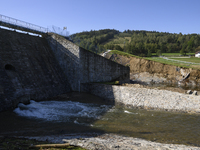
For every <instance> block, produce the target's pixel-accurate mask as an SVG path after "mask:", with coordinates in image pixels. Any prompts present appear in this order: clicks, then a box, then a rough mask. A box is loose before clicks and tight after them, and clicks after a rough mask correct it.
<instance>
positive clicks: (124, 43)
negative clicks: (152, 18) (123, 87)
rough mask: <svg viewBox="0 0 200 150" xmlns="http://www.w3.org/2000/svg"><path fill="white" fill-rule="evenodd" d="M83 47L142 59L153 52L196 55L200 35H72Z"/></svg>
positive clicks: (140, 32)
mask: <svg viewBox="0 0 200 150" xmlns="http://www.w3.org/2000/svg"><path fill="white" fill-rule="evenodd" d="M70 38H71V39H72V41H73V42H74V43H76V44H78V45H79V46H81V47H83V48H85V49H88V50H91V51H93V52H96V53H101V52H102V51H105V50H106V49H111V50H120V51H124V52H128V53H130V54H133V55H138V56H143V57H146V56H151V55H152V53H156V54H157V55H160V54H162V53H180V54H181V55H186V53H193V52H196V51H200V35H199V34H182V33H179V34H176V33H168V32H157V31H144V30H125V31H123V32H119V31H118V30H114V29H104V30H98V31H95V30H91V31H89V32H88V31H86V32H81V33H76V34H73V35H71V36H70Z"/></svg>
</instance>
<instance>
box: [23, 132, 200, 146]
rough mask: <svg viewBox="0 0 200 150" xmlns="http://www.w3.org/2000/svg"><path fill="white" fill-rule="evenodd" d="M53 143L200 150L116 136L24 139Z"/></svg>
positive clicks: (78, 135)
mask: <svg viewBox="0 0 200 150" xmlns="http://www.w3.org/2000/svg"><path fill="white" fill-rule="evenodd" d="M24 138H29V139H36V140H39V141H48V142H52V143H69V144H70V145H73V146H80V147H82V148H85V149H88V150H180V149H181V150H200V147H193V146H186V145H180V144H164V143H157V142H152V141H147V140H144V139H140V138H133V137H127V136H121V135H116V134H101V135H99V134H96V133H91V134H89V133H88V135H82V134H73V135H72V134H71V135H70V134H69V135H68V134H67V135H57V136H43V137H42V136H39V137H24Z"/></svg>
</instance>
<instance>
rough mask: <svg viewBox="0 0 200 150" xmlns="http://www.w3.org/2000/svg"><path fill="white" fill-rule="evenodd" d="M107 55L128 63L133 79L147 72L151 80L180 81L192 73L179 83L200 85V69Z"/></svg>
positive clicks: (114, 59) (119, 61)
mask: <svg viewBox="0 0 200 150" xmlns="http://www.w3.org/2000/svg"><path fill="white" fill-rule="evenodd" d="M105 57H106V58H108V59H111V60H113V61H116V62H118V63H120V64H122V65H125V66H126V65H128V66H129V67H130V73H131V76H130V77H131V78H132V79H137V78H138V76H140V75H141V74H142V76H143V77H145V74H144V73H147V74H146V77H147V78H149V79H150V81H151V80H155V81H154V82H165V83H178V81H180V80H182V79H183V78H184V77H186V75H187V74H188V73H190V74H189V78H188V79H186V80H184V81H182V82H179V84H182V85H186V86H200V70H196V69H192V68H190V69H187V68H180V67H176V66H173V65H167V64H162V63H159V62H155V61H150V60H146V59H141V58H136V57H127V56H122V55H119V54H113V55H110V54H107V55H106V56H105ZM134 75H136V76H134Z"/></svg>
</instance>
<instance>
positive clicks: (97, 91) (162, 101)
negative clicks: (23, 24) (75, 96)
mask: <svg viewBox="0 0 200 150" xmlns="http://www.w3.org/2000/svg"><path fill="white" fill-rule="evenodd" d="M81 89H82V91H83V92H89V93H91V94H93V95H96V96H99V97H101V98H104V99H106V100H110V101H112V102H114V103H120V104H123V105H126V106H129V107H134V108H144V109H161V110H170V111H182V112H194V113H200V96H195V95H187V94H182V93H178V92H171V91H167V90H158V89H146V88H135V87H127V86H116V85H105V84H82V88H81Z"/></svg>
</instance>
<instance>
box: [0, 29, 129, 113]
mask: <svg viewBox="0 0 200 150" xmlns="http://www.w3.org/2000/svg"><path fill="white" fill-rule="evenodd" d="M0 35H1V36H0V112H1V111H4V110H8V109H12V108H14V107H16V106H17V104H18V103H20V102H22V103H29V101H30V100H36V101H37V100H38V101H39V100H43V99H47V98H50V97H54V96H57V95H60V94H63V93H67V92H71V91H81V86H80V85H81V84H82V83H89V82H107V81H112V80H120V81H121V82H129V72H130V69H129V67H125V66H123V65H120V64H118V63H115V62H113V61H111V60H108V59H106V58H103V57H102V56H99V55H97V54H94V53H92V52H90V51H87V50H85V49H83V48H81V47H79V46H77V45H75V44H74V43H72V42H71V41H69V40H67V39H65V38H64V37H62V36H59V35H57V34H54V33H48V34H47V35H45V36H43V37H39V36H33V35H29V34H24V33H19V32H16V31H11V30H6V29H0Z"/></svg>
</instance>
